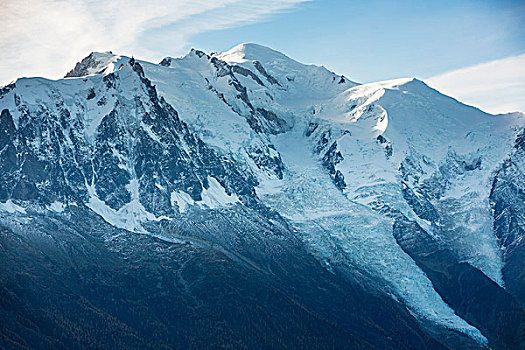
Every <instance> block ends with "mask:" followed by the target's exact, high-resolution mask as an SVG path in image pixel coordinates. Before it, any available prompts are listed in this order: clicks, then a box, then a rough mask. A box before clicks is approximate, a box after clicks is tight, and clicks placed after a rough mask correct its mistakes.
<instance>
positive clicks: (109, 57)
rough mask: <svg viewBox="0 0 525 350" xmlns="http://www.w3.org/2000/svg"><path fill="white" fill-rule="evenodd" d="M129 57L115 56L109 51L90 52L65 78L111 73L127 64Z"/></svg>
mask: <svg viewBox="0 0 525 350" xmlns="http://www.w3.org/2000/svg"><path fill="white" fill-rule="evenodd" d="M128 60H129V57H125V56H119V55H115V54H114V53H113V52H111V51H104V52H96V51H94V52H91V53H90V54H89V55H88V56H86V57H85V58H83V59H82V61H80V62H77V64H76V65H75V68H73V69H72V70H71V71H69V72H68V73H67V74H66V76H65V78H74V77H84V76H87V75H92V74H101V73H105V74H108V73H111V72H113V71H115V70H117V69H118V67H119V66H120V65H121V64H123V63H125V62H127V61H128Z"/></svg>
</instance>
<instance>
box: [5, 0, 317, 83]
mask: <svg viewBox="0 0 525 350" xmlns="http://www.w3.org/2000/svg"><path fill="white" fill-rule="evenodd" d="M305 1H308V0H265V1H259V0H213V1H209V0H176V1H166V0H149V1H143V0H113V1H106V0H103V1H102V0H83V1H69V0H3V1H2V2H0V16H1V18H2V30H0V85H3V84H4V83H7V82H9V81H10V80H13V79H15V78H16V77H19V76H35V75H36V76H42V75H44V76H48V77H55V78H57V77H60V76H62V75H63V74H64V73H65V71H66V70H68V69H70V68H71V67H72V65H74V63H75V62H76V61H78V60H79V59H81V58H82V57H83V56H84V55H86V54H88V53H89V52H90V51H97V50H112V51H114V52H117V53H124V54H135V55H136V56H138V57H141V58H146V59H158V58H160V57H161V56H162V55H166V54H172V55H174V54H179V53H181V50H184V49H185V48H186V47H187V46H188V44H189V40H191V36H192V35H195V34H198V33H201V32H205V31H212V30H218V29H224V28H230V27H234V26H238V25H243V24H248V23H253V22H257V21H260V20H263V19H265V17H266V16H268V15H271V14H273V13H276V12H281V11H285V10H289V9H292V8H294V7H295V6H296V5H297V4H298V3H301V2H305Z"/></svg>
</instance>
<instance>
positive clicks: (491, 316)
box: [0, 44, 525, 349]
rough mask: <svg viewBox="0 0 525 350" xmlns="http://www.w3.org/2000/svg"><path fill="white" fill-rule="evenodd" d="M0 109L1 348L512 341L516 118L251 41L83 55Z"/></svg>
mask: <svg viewBox="0 0 525 350" xmlns="http://www.w3.org/2000/svg"><path fill="white" fill-rule="evenodd" d="M0 111H1V117H0V178H1V181H0V234H1V235H0V238H1V241H0V246H1V247H2V250H1V252H0V254H2V261H4V262H5V268H4V269H3V271H2V272H1V274H0V281H1V282H2V283H1V284H0V288H1V292H2V294H1V295H2V298H3V300H4V301H5V303H2V304H3V306H0V307H2V308H3V309H4V312H3V316H2V318H1V321H0V325H1V327H2V333H3V334H7V335H6V336H4V337H3V338H2V341H3V342H4V344H6V346H8V347H16V346H17V344H18V345H20V346H28V347H40V346H44V345H45V346H58V347H64V348H67V347H79V348H80V347H88V345H87V344H91V345H89V346H95V347H111V348H114V347H118V348H130V347H138V348H144V347H146V348H147V347H154V348H158V347H165V348H171V347H187V346H190V345H193V346H196V347H206V346H211V347H227V346H230V347H231V346H233V347H235V348H237V347H249V348H250V347H254V346H263V347H289V346H301V347H311V348H326V347H329V348H356V347H363V348H422V347H427V348H447V347H448V348H485V347H493V348H496V349H512V348H516V349H517V348H520V347H523V346H524V345H525V309H524V306H525V294H524V292H523V291H524V290H525V273H524V271H525V269H524V268H523V266H524V263H525V240H524V239H523V237H524V236H525V214H524V213H525V188H524V187H525V175H524V174H525V142H524V140H525V136H524V135H525V115H524V114H521V113H513V114H506V115H490V114H487V113H484V112H482V111H480V110H478V109H476V108H473V107H470V106H466V105H464V104H461V103H460V102H458V101H456V100H454V99H452V98H450V97H447V96H444V95H442V94H440V93H439V92H438V91H436V90H434V89H432V88H430V87H428V86H427V85H426V84H425V83H424V82H422V81H420V80H417V79H401V80H394V81H386V82H379V83H373V84H358V83H356V82H353V81H351V80H349V79H348V78H346V77H344V76H341V75H337V74H335V73H332V72H330V71H329V70H327V69H326V68H324V67H319V66H314V65H305V64H302V63H299V62H297V61H294V60H293V59H291V58H289V57H287V56H285V55H284V54H282V53H280V52H277V51H274V50H272V49H269V48H266V47H263V46H260V45H256V44H242V45H239V46H237V47H235V48H233V49H231V50H229V51H227V52H223V53H211V54H206V53H204V52H202V51H198V50H191V51H190V52H189V53H188V54H187V55H185V56H184V57H181V58H171V57H167V58H165V59H163V60H162V61H161V62H160V63H158V64H155V63H150V62H145V61H140V60H136V59H134V58H129V57H125V56H118V55H115V54H113V53H111V52H104V53H92V54H90V55H89V56H88V57H86V58H85V59H83V60H82V61H81V62H79V63H78V64H77V65H76V66H75V67H74V69H73V70H71V71H70V72H69V73H67V75H66V77H65V78H64V79H60V80H47V79H43V78H23V79H18V80H17V81H16V82H15V83H13V84H11V85H7V86H5V87H4V88H2V89H1V90H0ZM116 266H121V267H122V270H121V269H120V268H117V267H116ZM119 271H121V272H122V273H123V274H121V273H120V272H119ZM55 285H56V286H57V287H56V288H57V289H56V290H54V286H55ZM233 295H237V296H236V297H232V296H233ZM39 296H40V297H39ZM41 297H43V298H44V299H45V300H43V299H40V298H41ZM159 304H161V305H162V306H161V309H159ZM94 310H96V312H95V311H94ZM137 317H138V318H140V319H141V320H142V321H141V322H139V323H138V321H137V320H136V318H137ZM86 319H88V320H91V323H88V324H87V325H86V321H85V320H86ZM288 320H293V321H292V322H290V321H288ZM97 324H104V325H105V326H104V327H101V326H97ZM101 328H104V329H106V330H107V331H108V332H112V334H113V335H112V337H110V338H108V337H105V336H104V334H105V333H104V332H105V331H104V332H103V331H102V330H101ZM80 329H82V330H80ZM113 332H116V333H117V334H118V335H115V334H114V333H113ZM95 338H96V340H95ZM39 344H40V345H39ZM42 344H43V345H42Z"/></svg>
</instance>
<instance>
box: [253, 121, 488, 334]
mask: <svg viewBox="0 0 525 350" xmlns="http://www.w3.org/2000/svg"><path fill="white" fill-rule="evenodd" d="M304 126H305V125H304V124H303V123H298V124H296V128H297V129H295V130H293V131H292V132H290V133H288V134H284V135H278V136H275V138H274V142H275V144H276V145H277V147H278V150H279V152H280V153H281V156H282V157H283V161H284V164H285V166H286V172H285V177H284V179H283V180H267V182H263V183H262V184H261V188H260V189H258V191H257V193H258V194H260V196H261V197H262V199H263V201H264V202H265V203H266V204H268V205H269V206H270V207H272V208H274V209H276V210H277V211H278V212H280V213H281V214H282V215H283V216H285V217H286V218H287V219H289V220H290V221H291V222H292V224H293V226H294V227H295V228H297V229H298V231H299V232H300V233H301V234H302V235H303V239H304V241H305V242H306V243H307V244H308V246H309V247H310V249H311V250H312V252H313V253H314V255H316V256H318V257H319V258H320V259H321V261H322V262H323V263H324V264H325V266H326V267H327V268H329V269H343V270H344V269H351V270H358V271H361V272H360V273H363V274H365V275H366V274H369V275H371V276H381V278H382V279H383V281H384V282H385V283H386V285H387V286H386V287H385V289H386V290H387V291H388V292H390V293H393V294H394V295H396V296H397V297H399V298H400V299H402V300H403V301H404V302H405V303H406V304H407V305H408V307H409V308H410V309H411V310H412V312H413V313H414V314H415V315H417V317H421V318H424V319H427V320H429V321H432V322H436V323H438V324H441V325H443V326H445V327H449V328H451V329H455V330H458V331H460V332H463V333H465V334H467V335H469V336H471V337H473V338H475V339H476V340H478V341H479V342H482V343H486V342H487V339H486V338H485V337H484V336H483V335H482V334H481V333H480V331H479V330H478V329H476V328H475V327H473V326H471V325H470V324H468V323H467V322H465V321H464V320H463V319H461V318H460V317H458V316H457V315H456V314H455V313H454V311H453V310H452V309H451V308H450V307H449V306H448V305H447V304H446V303H445V302H444V301H443V300H442V299H441V297H440V296H439V294H438V293H437V292H436V291H435V290H434V289H433V286H432V282H431V281H430V280H429V279H428V278H427V276H426V275H425V274H424V273H423V271H421V269H420V268H419V267H418V266H417V265H416V264H415V262H414V261H413V260H412V259H411V258H410V257H409V256H408V255H407V254H406V253H405V252H403V250H402V249H401V248H400V247H399V246H398V245H397V244H396V241H395V239H394V237H393V235H392V221H391V220H390V219H388V218H385V217H383V216H381V215H380V214H378V213H376V212H374V211H373V210H371V209H369V208H367V207H366V206H363V205H361V204H359V203H356V202H353V201H350V200H349V199H348V198H347V197H346V196H345V195H344V194H343V193H342V192H341V191H340V190H339V189H338V188H337V187H336V186H335V185H334V184H333V182H332V180H331V179H330V177H329V176H328V175H327V174H326V172H325V170H324V169H323V168H322V166H321V165H320V164H319V162H318V161H317V160H316V159H314V158H313V157H312V155H311V146H310V144H309V143H308V142H307V141H306V139H305V137H304V135H303V133H302V130H303V127H304ZM269 188H271V190H269Z"/></svg>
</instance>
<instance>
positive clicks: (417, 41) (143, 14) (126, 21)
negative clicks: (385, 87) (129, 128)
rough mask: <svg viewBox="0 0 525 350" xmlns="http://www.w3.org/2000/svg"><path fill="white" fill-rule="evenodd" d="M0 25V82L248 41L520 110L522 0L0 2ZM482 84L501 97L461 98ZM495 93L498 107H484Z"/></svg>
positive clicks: (353, 72)
mask: <svg viewBox="0 0 525 350" xmlns="http://www.w3.org/2000/svg"><path fill="white" fill-rule="evenodd" d="M0 16H2V31H0V57H1V59H0V85H3V84H6V83H8V82H10V81H12V80H14V79H16V78H17V77H22V76H44V77H49V78H60V77H62V76H63V75H64V74H65V72H67V71H68V70H70V69H71V68H72V67H73V66H74V64H75V63H76V62H77V61H79V60H80V59H82V58H83V57H85V56H87V55H88V54H89V53H90V52H91V51H106V50H111V51H113V52H115V53H119V54H124V55H134V56H135V57H137V58H141V59H145V60H150V61H154V62H155V61H160V59H162V58H163V57H165V56H180V55H183V54H185V53H186V52H188V50H189V49H190V48H191V47H195V48H199V49H202V50H204V51H225V50H228V49H229V48H231V47H233V46H235V45H237V44H239V43H242V42H256V43H259V44H263V45H267V46H270V47H272V48H274V49H277V50H279V51H282V52H284V53H285V54H287V55H288V56H290V57H292V58H295V59H297V60H299V61H301V62H305V63H315V64H320V65H324V66H326V67H327V68H329V69H331V70H333V71H335V72H337V73H341V74H344V75H346V76H348V77H349V78H350V79H353V80H355V81H358V82H372V81H378V80H386V79H392V78H398V77H413V76H415V77H419V78H423V79H427V80H429V81H430V82H433V83H434V84H436V87H438V88H439V89H440V90H441V89H444V90H445V91H446V92H448V93H450V94H453V95H454V94H455V95H454V96H457V97H460V98H461V99H462V100H464V101H466V102H468V103H471V104H474V105H478V106H482V107H484V108H485V109H487V110H491V111H508V110H512V109H513V108H518V109H521V110H525V97H522V96H525V72H524V70H525V68H523V65H524V64H523V63H524V62H525V1H523V0H521V1H518V0H508V1H505V0H499V1H497V0H476V1H474V0H462V1H448V0H442V1H430V0H425V1H411V0H401V1H384V0H370V1H354V0H346V1H341V0H340V1H337V0H263V1H261V0H174V1H173V0H172V1H165V0H149V1H144V0H112V1H107V0H77V1H68V0H23V1H20V0H3V1H1V2H0ZM520 55H521V56H520ZM491 62H492V63H491ZM494 62H497V63H494ZM482 63H485V65H482V66H480V67H477V68H476V69H468V68H469V67H472V66H476V65H478V64H482ZM495 67H497V70H495V69H494V68H495ZM487 70H488V71H487ZM487 72H488V73H491V74H487ZM494 72H498V74H494ZM480 75H481V76H484V75H487V76H490V79H488V78H487V79H486V80H480V79H479V77H480ZM436 76H438V79H434V78H436ZM503 77H505V79H507V81H502V79H503ZM509 79H510V80H509ZM458 81H459V82H461V83H462V88H461V89H457V88H456V86H457V85H458V84H457V83H458ZM469 81H472V84H476V86H475V87H476V89H473V88H472V86H469V85H468V82H469ZM522 81H523V83H521V84H520V82H522ZM480 85H486V86H496V85H497V86H500V87H504V88H500V89H499V91H497V92H493V90H490V91H483V92H482V94H480V93H478V94H477V95H476V96H474V98H473V99H471V97H472V96H473V91H474V90H479V89H478V88H479V86H480ZM509 91H511V94H509ZM493 93H494V94H499V95H501V94H505V95H506V102H505V105H504V106H505V107H504V108H503V107H502V106H503V104H501V103H499V104H495V105H492V106H489V105H485V104H483V101H485V100H486V99H487V96H489V97H490V96H492V94H493ZM469 94H470V95H469ZM514 96H516V97H514ZM493 100H494V101H496V102H498V101H499V100H498V99H497V98H494V99H493ZM518 100H519V101H518ZM513 101H516V102H517V103H514V102H513ZM480 103H481V104H480Z"/></svg>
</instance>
